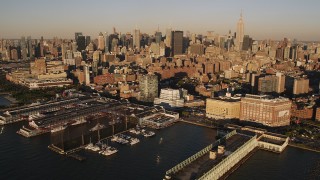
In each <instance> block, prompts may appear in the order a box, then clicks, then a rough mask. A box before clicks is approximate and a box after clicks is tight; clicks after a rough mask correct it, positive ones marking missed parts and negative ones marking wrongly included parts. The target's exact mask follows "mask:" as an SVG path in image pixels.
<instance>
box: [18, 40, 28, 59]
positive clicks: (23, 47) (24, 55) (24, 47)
mask: <svg viewBox="0 0 320 180" xmlns="http://www.w3.org/2000/svg"><path fill="white" fill-rule="evenodd" d="M20 46H21V56H22V59H23V60H26V59H27V45H26V38H25V37H24V36H22V37H21V43H20Z"/></svg>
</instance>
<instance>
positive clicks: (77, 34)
mask: <svg viewBox="0 0 320 180" xmlns="http://www.w3.org/2000/svg"><path fill="white" fill-rule="evenodd" d="M79 36H82V32H75V33H74V40H75V41H77V40H78V37H79Z"/></svg>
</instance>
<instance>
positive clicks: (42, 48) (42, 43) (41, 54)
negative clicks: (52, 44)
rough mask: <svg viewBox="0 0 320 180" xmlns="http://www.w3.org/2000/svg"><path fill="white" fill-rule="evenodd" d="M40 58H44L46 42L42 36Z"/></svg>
mask: <svg viewBox="0 0 320 180" xmlns="http://www.w3.org/2000/svg"><path fill="white" fill-rule="evenodd" d="M40 56H41V57H44V40H43V36H41V39H40Z"/></svg>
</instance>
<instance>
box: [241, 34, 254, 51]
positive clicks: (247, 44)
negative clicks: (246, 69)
mask: <svg viewBox="0 0 320 180" xmlns="http://www.w3.org/2000/svg"><path fill="white" fill-rule="evenodd" d="M251 46H252V38H250V37H249V35H244V37H243V44H242V50H243V51H248V50H249V49H251Z"/></svg>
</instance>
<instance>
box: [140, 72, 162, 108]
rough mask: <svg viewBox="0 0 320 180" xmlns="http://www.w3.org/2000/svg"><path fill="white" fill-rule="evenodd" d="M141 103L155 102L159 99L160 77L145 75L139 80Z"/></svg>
mask: <svg viewBox="0 0 320 180" xmlns="http://www.w3.org/2000/svg"><path fill="white" fill-rule="evenodd" d="M139 89H140V101H144V102H153V101H154V98H156V97H158V76H156V75H153V74H147V75H143V76H141V77H140V79H139Z"/></svg>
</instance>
